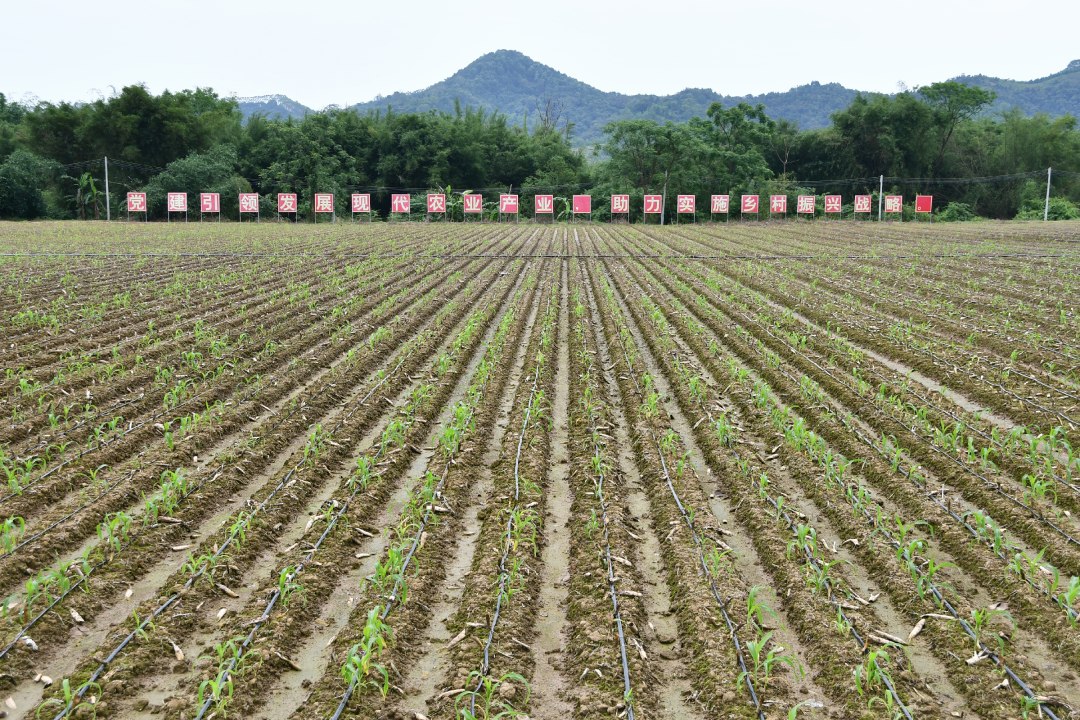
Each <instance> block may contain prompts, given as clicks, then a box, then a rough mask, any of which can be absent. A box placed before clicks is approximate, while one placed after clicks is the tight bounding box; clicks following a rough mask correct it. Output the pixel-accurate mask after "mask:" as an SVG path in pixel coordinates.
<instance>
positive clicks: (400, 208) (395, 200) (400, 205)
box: [390, 195, 409, 213]
mask: <svg viewBox="0 0 1080 720" xmlns="http://www.w3.org/2000/svg"><path fill="white" fill-rule="evenodd" d="M390 210H391V212H396V213H407V212H409V196H408V195H391V196H390Z"/></svg>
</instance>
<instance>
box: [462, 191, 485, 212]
mask: <svg viewBox="0 0 1080 720" xmlns="http://www.w3.org/2000/svg"><path fill="white" fill-rule="evenodd" d="M463 200H464V203H465V212H467V213H478V212H480V210H481V206H482V205H483V201H484V199H483V197H482V196H480V195H476V194H474V193H468V194H466V195H465V196H464V197H463Z"/></svg>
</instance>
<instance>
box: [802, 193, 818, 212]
mask: <svg viewBox="0 0 1080 720" xmlns="http://www.w3.org/2000/svg"><path fill="white" fill-rule="evenodd" d="M815 200H816V198H815V197H814V196H813V195H800V196H799V205H798V211H799V214H800V215H813V214H814V201H815Z"/></svg>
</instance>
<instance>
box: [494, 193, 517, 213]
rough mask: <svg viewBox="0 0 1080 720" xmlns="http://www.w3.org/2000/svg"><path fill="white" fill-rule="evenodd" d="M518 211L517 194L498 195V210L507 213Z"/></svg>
mask: <svg viewBox="0 0 1080 720" xmlns="http://www.w3.org/2000/svg"><path fill="white" fill-rule="evenodd" d="M517 211H518V196H517V195H500V196H499V212H501V213H508V214H517Z"/></svg>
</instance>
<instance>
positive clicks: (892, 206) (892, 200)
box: [885, 195, 904, 213]
mask: <svg viewBox="0 0 1080 720" xmlns="http://www.w3.org/2000/svg"><path fill="white" fill-rule="evenodd" d="M903 210H904V198H903V197H902V196H900V195H886V196H885V212H887V213H898V212H903Z"/></svg>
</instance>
